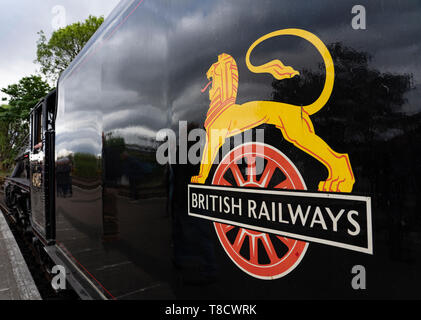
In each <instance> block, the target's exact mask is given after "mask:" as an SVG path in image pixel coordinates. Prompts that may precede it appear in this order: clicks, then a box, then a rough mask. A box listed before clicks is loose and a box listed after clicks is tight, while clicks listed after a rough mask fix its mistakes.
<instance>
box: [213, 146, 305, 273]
mask: <svg viewBox="0 0 421 320" xmlns="http://www.w3.org/2000/svg"><path fill="white" fill-rule="evenodd" d="M212 184H213V185H219V186H232V187H244V188H247V187H248V188H264V189H266V188H270V189H290V190H306V185H305V183H304V180H303V178H302V176H301V174H300V173H299V171H298V169H297V168H296V167H295V165H294V164H293V163H292V162H291V161H290V160H289V159H288V157H287V156H285V155H284V154H283V153H282V152H280V151H279V150H277V149H275V148H273V147H271V146H269V145H265V144H261V143H248V144H244V145H241V146H239V147H237V148H235V149H233V150H231V151H230V152H229V153H228V154H227V155H226V156H225V157H224V159H223V160H222V161H221V163H220V164H219V166H218V168H217V169H216V172H215V174H214V178H213V181H212ZM214 225H215V229H216V233H217V235H218V238H219V240H220V242H221V244H222V246H223V248H224V249H225V251H226V253H227V254H228V256H229V257H230V258H231V260H232V261H233V262H234V263H235V264H236V265H237V266H238V267H239V268H240V269H242V270H243V271H244V272H246V273H248V274H249V275H251V276H253V277H255V278H259V279H264V280H272V279H278V278H281V277H283V276H285V275H287V274H288V273H290V272H291V271H292V270H293V269H294V268H295V267H296V266H297V265H298V264H299V263H300V261H301V259H302V258H303V256H304V254H305V252H306V250H307V247H308V243H307V242H303V241H299V240H294V239H289V238H285V237H283V236H278V235H273V234H267V233H262V232H258V231H253V230H249V229H244V228H240V227H236V226H230V225H225V224H221V223H214Z"/></svg>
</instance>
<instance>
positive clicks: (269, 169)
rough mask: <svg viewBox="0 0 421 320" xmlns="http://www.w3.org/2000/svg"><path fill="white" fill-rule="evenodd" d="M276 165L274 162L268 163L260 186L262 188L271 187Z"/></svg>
mask: <svg viewBox="0 0 421 320" xmlns="http://www.w3.org/2000/svg"><path fill="white" fill-rule="evenodd" d="M275 170H276V165H275V163H273V162H268V164H267V165H266V168H265V171H264V172H263V174H262V177H261V178H260V181H259V184H260V186H261V187H262V188H267V187H268V185H269V182H270V180H271V179H272V177H273V174H274V173H275Z"/></svg>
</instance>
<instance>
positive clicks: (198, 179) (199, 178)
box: [191, 176, 206, 184]
mask: <svg viewBox="0 0 421 320" xmlns="http://www.w3.org/2000/svg"><path fill="white" fill-rule="evenodd" d="M205 182H206V178H205V177H203V176H194V177H192V178H191V183H198V184H205Z"/></svg>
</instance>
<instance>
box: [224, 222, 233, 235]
mask: <svg viewBox="0 0 421 320" xmlns="http://www.w3.org/2000/svg"><path fill="white" fill-rule="evenodd" d="M234 228H235V227H234V226H230V225H228V224H223V225H222V230H224V232H225V233H227V232H230V231H231V230H232V229H234Z"/></svg>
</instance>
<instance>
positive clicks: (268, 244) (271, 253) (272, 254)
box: [261, 234, 279, 263]
mask: <svg viewBox="0 0 421 320" xmlns="http://www.w3.org/2000/svg"><path fill="white" fill-rule="evenodd" d="M261 239H262V242H263V245H264V247H265V249H266V253H267V255H268V257H269V260H270V262H271V263H275V262H277V261H279V258H278V255H277V254H276V251H275V248H274V246H273V244H272V241H271V240H270V238H269V235H268V234H265V235H263V237H261Z"/></svg>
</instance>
